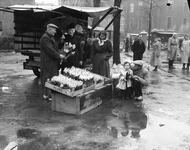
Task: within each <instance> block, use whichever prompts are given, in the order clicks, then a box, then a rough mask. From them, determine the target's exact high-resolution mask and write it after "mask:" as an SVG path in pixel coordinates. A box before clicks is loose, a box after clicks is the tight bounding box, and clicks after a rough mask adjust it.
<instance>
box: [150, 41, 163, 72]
mask: <svg viewBox="0 0 190 150" xmlns="http://www.w3.org/2000/svg"><path fill="white" fill-rule="evenodd" d="M152 50H153V52H152V55H151V59H150V65H151V66H153V67H155V68H154V70H153V71H157V68H158V66H160V65H161V61H160V52H161V43H160V41H159V38H155V39H154V42H153V44H152Z"/></svg>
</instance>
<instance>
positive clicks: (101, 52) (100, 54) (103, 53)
mask: <svg viewBox="0 0 190 150" xmlns="http://www.w3.org/2000/svg"><path fill="white" fill-rule="evenodd" d="M112 55H113V48H112V43H111V41H110V40H109V39H107V40H105V41H104V44H103V45H100V44H99V40H98V39H95V40H94V41H93V44H92V47H91V57H90V60H91V62H92V72H93V73H96V74H99V75H102V76H105V77H108V78H109V77H110V66H109V59H110V57H111V56H112Z"/></svg>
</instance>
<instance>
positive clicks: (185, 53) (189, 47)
mask: <svg viewBox="0 0 190 150" xmlns="http://www.w3.org/2000/svg"><path fill="white" fill-rule="evenodd" d="M181 51H182V53H181V62H182V63H185V64H186V63H188V58H189V57H190V40H183V42H182V46H181Z"/></svg>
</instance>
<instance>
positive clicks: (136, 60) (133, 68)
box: [116, 35, 148, 101]
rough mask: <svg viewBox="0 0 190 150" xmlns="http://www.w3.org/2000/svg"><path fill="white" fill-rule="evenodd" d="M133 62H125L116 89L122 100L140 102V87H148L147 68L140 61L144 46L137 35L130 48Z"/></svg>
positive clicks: (140, 37) (141, 98) (141, 94)
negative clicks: (132, 99)
mask: <svg viewBox="0 0 190 150" xmlns="http://www.w3.org/2000/svg"><path fill="white" fill-rule="evenodd" d="M131 50H132V52H133V62H128V61H125V62H124V64H123V66H124V71H123V72H121V74H120V77H119V82H118V84H117V85H116V88H117V89H119V90H120V92H121V98H122V99H131V98H132V97H133V98H134V99H135V100H138V101H142V100H143V93H142V87H143V86H146V85H148V68H147V66H146V65H145V63H144V62H143V61H142V58H143V54H144V52H145V50H146V45H145V43H144V41H143V40H142V35H139V36H138V37H137V38H136V39H135V41H134V43H133V44H132V46H131Z"/></svg>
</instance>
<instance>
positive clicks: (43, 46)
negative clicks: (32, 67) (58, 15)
mask: <svg viewBox="0 0 190 150" xmlns="http://www.w3.org/2000/svg"><path fill="white" fill-rule="evenodd" d="M56 29H58V26H56V25H55V24H48V25H47V30H46V31H45V33H44V34H43V36H42V37H41V39H40V50H41V53H40V68H41V74H40V79H41V85H42V88H43V98H44V99H49V100H51V94H50V92H49V91H48V89H47V88H46V87H45V82H46V81H47V79H51V78H52V77H53V76H56V75H58V74H59V62H60V60H61V59H64V58H65V56H64V55H62V54H60V53H59V52H58V48H57V45H56V43H55V39H54V35H55V33H56Z"/></svg>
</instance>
